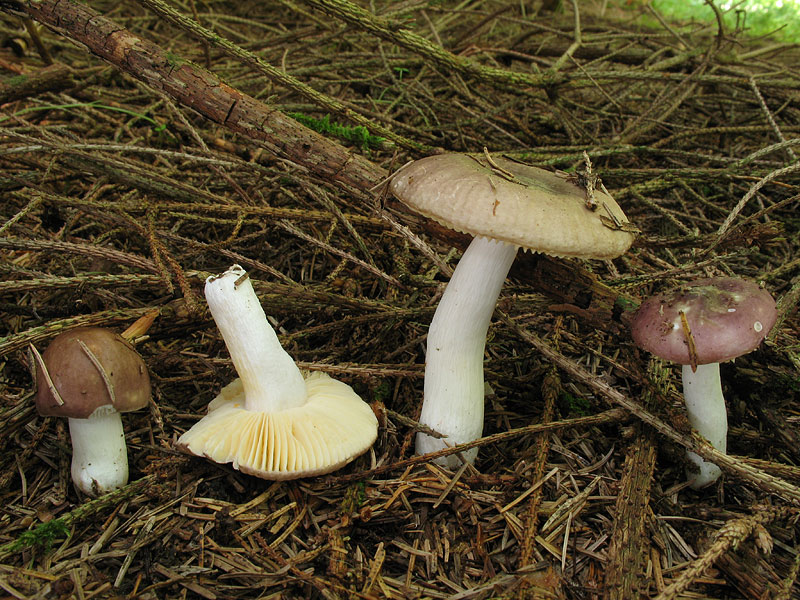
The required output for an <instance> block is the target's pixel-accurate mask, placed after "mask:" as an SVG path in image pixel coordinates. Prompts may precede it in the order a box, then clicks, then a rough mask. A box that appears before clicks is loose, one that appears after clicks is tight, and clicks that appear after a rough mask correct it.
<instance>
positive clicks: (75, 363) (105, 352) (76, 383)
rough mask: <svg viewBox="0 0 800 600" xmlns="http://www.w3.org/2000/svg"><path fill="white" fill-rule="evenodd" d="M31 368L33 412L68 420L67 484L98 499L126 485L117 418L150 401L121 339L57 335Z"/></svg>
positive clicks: (145, 380) (138, 366)
mask: <svg viewBox="0 0 800 600" xmlns="http://www.w3.org/2000/svg"><path fill="white" fill-rule="evenodd" d="M31 351H32V353H33V356H34V361H35V364H36V387H37V393H36V408H37V409H38V411H39V414H40V415H42V416H54V417H67V418H68V420H69V432H70V437H71V438H72V468H71V472H72V480H73V481H74V482H75V485H76V486H77V487H78V489H80V490H81V491H82V492H84V493H86V494H89V495H90V496H98V495H100V494H104V493H106V492H109V491H111V490H114V489H116V488H119V487H122V486H123V485H125V484H126V483H127V482H128V453H127V449H126V447H125V432H124V431H123V429H122V419H121V418H120V413H123V412H127V411H131V410H138V409H140V408H144V407H145V406H147V404H148V402H149V401H150V376H149V375H148V373H147V367H146V366H145V364H144V361H143V360H142V357H141V356H139V354H138V353H137V352H136V350H134V349H133V346H131V345H130V344H129V343H128V342H127V341H126V340H125V339H124V338H122V336H120V335H118V334H116V333H114V332H113V331H109V330H108V329H102V328H100V327H78V328H76V329H71V330H69V331H66V332H64V333H61V334H59V335H57V336H56V337H55V338H53V341H52V342H51V343H50V345H49V346H48V347H47V349H46V350H45V351H44V353H43V354H39V353H38V352H37V351H36V349H35V348H34V347H33V346H31Z"/></svg>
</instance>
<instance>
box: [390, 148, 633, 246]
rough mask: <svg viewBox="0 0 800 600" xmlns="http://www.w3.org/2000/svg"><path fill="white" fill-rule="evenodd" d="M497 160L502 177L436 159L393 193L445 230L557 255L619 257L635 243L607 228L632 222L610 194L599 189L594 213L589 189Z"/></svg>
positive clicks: (452, 159)
mask: <svg viewBox="0 0 800 600" xmlns="http://www.w3.org/2000/svg"><path fill="white" fill-rule="evenodd" d="M492 161H493V162H494V163H495V164H496V165H497V166H498V167H500V169H502V171H499V170H497V169H495V168H494V167H492V166H491V165H490V164H489V163H488V161H487V160H486V158H484V157H478V156H475V157H472V156H469V155H466V154H438V155H435V156H428V157H426V158H422V159H420V160H417V161H414V162H412V163H410V164H408V165H406V166H405V167H403V168H402V169H400V170H399V171H398V172H397V173H396V174H395V176H394V177H393V178H392V181H391V183H390V185H389V189H390V190H391V192H392V193H393V194H394V195H395V197H397V199H399V200H400V201H401V202H403V203H404V204H406V205H407V206H409V207H410V208H412V209H413V210H415V211H416V212H418V213H420V214H422V215H424V216H425V217H428V218H430V219H433V220H434V221H437V222H438V223H441V224H442V225H444V226H445V227H449V228H450V229H454V230H456V231H461V232H463V233H469V234H472V235H481V236H485V237H488V238H492V239H496V240H502V241H504V242H508V243H510V244H514V245H515V246H521V247H523V248H525V249H527V250H533V251H536V252H543V253H545V254H550V255H553V256H574V257H580V258H602V259H605V258H615V257H617V256H619V255H621V254H622V253H624V252H625V251H626V250H627V249H628V248H629V247H630V245H631V244H632V243H633V239H634V236H633V234H632V233H630V232H627V231H622V230H620V229H616V228H613V226H611V227H609V226H608V225H605V224H604V223H603V219H601V216H603V217H606V218H609V217H610V215H609V213H611V214H613V216H614V217H615V218H616V219H617V220H618V221H619V222H620V223H625V222H627V219H626V218H625V214H624V213H623V212H622V209H621V208H620V207H619V205H618V204H617V203H616V201H615V200H614V199H613V198H612V197H611V196H609V195H608V194H605V193H603V192H602V191H600V190H595V192H594V196H595V200H596V201H597V204H598V207H597V209H596V210H594V211H593V210H591V209H590V208H589V207H588V206H587V196H586V190H585V189H583V188H580V187H578V186H577V185H575V184H574V183H571V182H570V181H569V179H568V178H567V177H566V176H561V175H557V174H556V173H552V172H550V171H545V170H544V169H539V168H537V167H532V166H530V165H526V164H523V163H519V162H516V161H513V160H510V159H508V158H504V157H502V156H495V157H493V158H492ZM509 174H510V175H509Z"/></svg>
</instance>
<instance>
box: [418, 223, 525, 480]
mask: <svg viewBox="0 0 800 600" xmlns="http://www.w3.org/2000/svg"><path fill="white" fill-rule="evenodd" d="M516 255H517V247H516V246H513V245H511V244H506V243H505V242H499V241H494V240H489V239H486V238H483V237H477V238H475V239H474V240H473V241H472V242H471V243H470V245H469V247H468V248H467V250H466V251H465V252H464V255H463V256H462V257H461V260H460V261H459V262H458V265H457V266H456V269H455V271H454V272H453V276H452V277H451V278H450V282H449V283H448V284H447V288H445V291H444V294H442V299H441V300H440V301H439V306H437V308H436V313H435V314H434V316H433V320H432V321H431V326H430V328H429V330H428V343H427V356H426V359H425V361H426V364H425V400H424V401H423V404H422V413H421V415H420V422H421V423H423V424H424V425H427V426H428V427H430V428H431V429H433V430H435V431H438V432H439V433H442V434H444V435H446V436H447V437H446V438H444V439H437V438H434V437H431V436H429V435H426V434H424V433H419V434H417V454H427V453H429V452H435V451H437V450H441V449H443V448H446V447H449V446H454V445H456V444H462V443H464V442H470V441H472V440H476V439H478V438H479V437H481V433H482V432H483V397H484V386H483V351H484V346H485V345H486V332H487V330H488V328H489V322H490V321H491V318H492V314H493V313H494V307H495V304H497V297H498V296H499V295H500V289H501V288H502V287H503V283H504V282H505V280H506V275H508V270H509V269H510V268H511V264H512V263H513V262H514V257H515V256H516ZM477 452H478V451H477V449H474V450H468V451H467V452H465V453H464V458H465V460H467V461H468V462H470V463H471V462H474V460H475V456H476V455H477ZM437 462H439V463H440V464H445V465H447V466H449V467H451V468H455V467H458V466H459V465H460V464H461V461H460V459H459V458H458V457H457V456H448V457H445V458H443V459H439V460H438V461H437Z"/></svg>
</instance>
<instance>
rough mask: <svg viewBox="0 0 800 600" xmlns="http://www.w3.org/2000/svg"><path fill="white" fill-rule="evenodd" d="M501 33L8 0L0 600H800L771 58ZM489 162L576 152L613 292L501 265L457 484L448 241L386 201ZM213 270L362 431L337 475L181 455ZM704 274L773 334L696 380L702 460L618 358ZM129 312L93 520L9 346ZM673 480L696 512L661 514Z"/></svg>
mask: <svg viewBox="0 0 800 600" xmlns="http://www.w3.org/2000/svg"><path fill="white" fill-rule="evenodd" d="M528 4H529V3H524V2H520V3H512V2H508V1H506V0H465V1H463V2H459V3H456V2H431V1H425V0H419V1H417V0H409V1H407V2H391V1H385V0H375V1H373V2H370V3H361V4H359V5H354V4H349V3H347V2H346V1H345V0H279V1H276V2H256V1H253V0H244V1H241V2H195V1H194V0H190V1H189V2H180V3H175V6H178V8H173V7H172V5H167V4H165V3H163V2H162V1H161V0H139V2H108V1H106V0H93V1H92V2H89V3H86V4H77V3H74V2H73V0H61V1H58V0H40V1H38V2H17V0H0V39H1V40H2V41H3V44H2V48H0V193H2V201H1V202H0V272H1V273H2V281H0V336H1V337H0V447H2V453H0V588H2V589H3V593H2V594H0V595H2V597H4V598H5V597H8V598H78V599H80V600H84V599H89V598H112V597H119V598H141V599H154V598H207V599H214V598H220V599H223V598H231V599H238V598H452V599H461V598H539V599H551V598H552V599H638V598H658V599H659V600H670V599H677V598H683V599H689V598H692V599H701V598H705V599H714V600H723V599H730V600H733V599H747V600H763V599H765V598H769V599H777V600H780V599H783V600H789V599H792V598H793V599H800V585H798V584H797V578H798V571H799V570H800V529H798V518H799V517H800V428H799V427H798V424H799V423H800V403H799V402H798V390H800V344H799V343H798V333H799V330H798V328H799V327H800V322H799V321H798V316H797V303H798V299H799V298H800V218H799V217H798V213H797V210H798V206H800V195H799V194H800V163H798V160H797V152H800V91H798V90H800V70H798V67H797V65H798V56H799V54H798V48H796V47H794V46H792V45H788V44H784V43H779V42H776V41H773V40H771V39H770V38H761V39H750V38H748V37H747V36H746V34H745V33H743V32H740V31H732V30H730V29H725V28H719V27H718V25H717V24H716V23H714V24H711V25H708V24H696V23H669V22H667V21H666V20H665V19H664V18H662V17H661V16H660V15H658V14H656V13H655V12H654V11H652V10H650V9H647V8H646V7H644V8H640V7H638V6H637V7H634V6H632V5H628V8H626V9H625V10H610V9H609V10H608V11H605V12H603V11H601V10H600V8H601V7H600V3H597V5H595V4H594V3H592V2H578V3H576V4H575V5H574V6H573V3H568V2H565V3H564V4H565V5H566V6H565V7H564V8H563V9H562V10H558V11H555V12H554V11H552V10H550V9H549V8H548V6H547V5H549V4H551V3H549V2H544V3H538V4H537V3H531V4H530V6H528ZM540 4H544V6H540ZM576 7H578V8H579V9H580V12H579V13H576V12H575V11H576ZM26 15H27V16H28V17H30V19H28V20H27V21H26ZM36 23H41V24H42V26H41V27H39V28H38V29H37V26H36ZM26 26H27V29H26ZM33 30H38V32H39V38H40V44H41V46H42V50H39V51H37V45H36V44H35V43H34V42H35V38H36V36H34V37H33V38H32V37H31V36H30V32H31V31H33ZM484 149H486V151H488V152H490V153H496V154H504V155H507V156H510V157H513V158H515V159H517V160H520V161H524V162H527V163H530V164H533V165H537V166H539V167H543V168H547V169H558V170H561V171H565V172H572V173H575V172H576V171H580V170H581V169H583V168H585V162H584V151H585V152H586V153H588V156H589V157H590V159H591V162H592V167H593V169H594V172H595V173H596V174H597V175H598V176H599V177H601V178H602V183H603V184H604V185H605V188H606V189H607V190H608V191H609V192H610V194H611V195H612V196H613V197H614V198H615V199H616V200H617V202H618V203H619V204H620V205H621V206H622V208H623V209H624V211H625V213H626V215H627V218H628V219H629V221H630V222H631V223H632V224H633V226H635V228H636V229H637V230H638V234H637V236H636V239H635V242H634V244H633V247H632V248H631V249H630V250H629V251H628V252H627V253H626V254H624V255H623V256H622V257H620V258H617V259H614V260H613V261H582V260H577V259H560V258H548V257H544V256H540V255H535V254H531V253H522V252H520V253H519V256H518V259H517V262H516V264H515V266H514V267H513V268H512V271H511V273H510V276H509V279H508V281H507V282H506V285H505V287H504V288H503V291H502V293H501V298H500V302H499V304H498V309H497V311H496V313H495V318H494V319H493V322H492V324H491V326H490V329H489V336H488V340H487V345H486V354H485V356H486V361H485V378H486V382H487V384H488V386H489V387H488V388H487V389H488V392H489V393H488V394H487V397H486V414H485V427H484V435H485V437H484V438H482V439H481V440H480V441H479V454H478V459H477V461H476V462H475V464H474V466H473V465H464V466H462V467H461V468H459V469H457V470H456V471H451V470H448V469H446V468H444V467H441V466H438V465H437V464H434V463H432V462H431V461H430V460H429V459H428V458H422V457H415V455H414V446H413V440H414V436H415V433H416V431H417V430H418V428H419V426H418V423H417V419H418V417H419V413H420V408H421V404H422V391H423V375H424V364H425V338H426V333H427V329H428V324H429V322H430V320H431V317H432V315H433V312H434V309H435V307H436V303H437V302H438V300H439V298H440V296H441V293H442V290H443V289H444V287H445V285H446V282H447V281H448V279H449V277H450V275H451V273H452V269H453V267H454V266H455V265H456V264H457V263H458V258H459V256H460V255H461V252H463V250H464V249H465V248H466V244H467V242H468V239H467V238H466V236H464V235H462V234H458V233H455V232H449V231H447V230H446V229H445V228H443V227H441V226H438V225H436V224H435V223H432V222H430V221H428V220H427V219H424V218H422V217H420V216H419V215H416V214H414V213H413V212H412V211H411V210H409V209H407V208H405V207H404V206H403V205H402V204H400V203H399V202H398V201H397V200H396V199H394V198H392V197H391V196H390V195H389V194H387V193H386V185H385V182H386V178H387V177H389V175H390V174H391V173H392V172H394V171H396V170H397V169H398V168H399V167H401V166H402V165H404V164H405V163H406V162H408V161H409V160H413V159H418V158H421V157H423V156H426V155H430V154H435V153H439V152H442V151H447V152H469V153H475V154H477V155H483V153H484ZM552 226H553V227H558V226H559V225H558V223H553V224H552ZM233 263H238V264H241V265H242V266H244V267H245V268H246V269H247V270H248V272H249V275H250V279H251V280H252V281H253V284H254V286H255V289H256V291H257V293H258V295H259V298H260V300H261V302H262V304H263V306H264V309H265V311H266V312H267V314H268V315H269V316H270V317H271V319H272V322H273V324H274V325H275V326H276V330H277V332H278V334H279V337H280V340H281V343H282V344H283V346H284V347H285V348H286V350H287V351H288V352H289V354H291V356H292V357H293V358H294V359H295V360H296V361H297V362H298V364H299V365H300V367H301V368H302V369H306V370H310V371H324V372H327V373H329V374H330V375H332V376H335V377H337V378H340V379H342V380H344V381H345V382H347V383H348V384H350V385H351V386H353V388H354V389H355V390H356V391H357V392H358V393H359V394H360V395H361V396H362V397H363V398H364V399H365V400H366V401H367V402H369V403H370V405H371V406H372V407H373V409H374V411H375V413H376V415H378V418H379V431H378V438H377V441H376V442H375V444H374V446H373V447H372V449H371V450H370V451H368V452H367V453H366V454H364V455H362V456H361V457H359V458H357V459H356V460H355V461H353V462H352V463H350V464H349V465H347V466H346V467H345V468H343V469H341V470H339V471H336V472H334V473H331V474H328V475H323V476H320V477H315V478H307V479H300V480H294V481H265V480H262V479H258V478H255V477H251V476H248V475H245V474H242V473H241V472H239V471H236V470H234V469H233V468H232V467H231V466H230V465H229V464H224V465H219V464H215V463H212V462H210V461H208V460H205V459H202V458H197V457H194V456H190V455H187V454H184V453H182V452H180V451H179V450H178V449H177V448H176V446H175V442H176V440H177V438H178V437H179V436H180V435H181V434H182V433H183V432H184V431H186V430H187V429H188V428H190V427H191V426H192V425H193V424H194V423H195V422H197V421H198V420H199V419H200V418H201V417H202V415H203V414H205V408H206V405H207V404H208V402H209V401H211V400H212V399H213V398H214V397H215V396H216V395H217V393H218V392H219V390H220V389H221V388H222V387H223V386H224V385H225V384H227V383H228V382H229V381H231V380H232V379H233V378H234V377H235V376H236V374H235V371H234V369H233V366H232V364H231V362H230V358H229V355H228V353H227V350H226V348H225V345H224V343H223V341H222V339H221V337H220V335H219V332H218V330H217V328H216V326H215V324H214V321H213V320H212V319H211V316H210V314H209V312H208V309H207V307H206V304H205V301H204V299H203V284H204V281H205V278H206V277H208V276H209V275H212V274H217V273H220V272H222V271H224V270H225V269H227V268H228V267H229V266H230V265H231V264H233ZM716 275H731V276H739V277H744V278H748V279H752V280H755V281H758V282H760V283H762V284H763V285H764V287H765V288H766V289H767V290H768V291H769V292H771V293H772V294H773V296H774V297H775V298H776V300H777V301H778V313H779V316H778V322H777V324H776V325H775V327H774V328H773V329H772V331H771V332H770V333H769V335H768V336H767V339H766V341H765V343H763V344H762V345H761V346H760V347H759V348H758V349H757V350H756V351H754V352H752V353H750V354H748V355H746V356H744V357H742V358H739V359H737V360H736V362H735V364H734V363H725V364H723V365H722V379H723V385H724V389H725V393H726V397H727V408H728V418H729V423H730V430H729V436H728V452H729V456H728V457H727V458H726V457H723V456H720V455H719V453H716V451H714V450H713V449H711V448H710V446H709V445H708V444H706V443H704V442H703V441H702V440H701V439H700V438H698V437H697V436H693V435H692V433H691V429H690V427H689V425H688V422H687V420H686V417H685V409H684V405H683V400H682V397H681V383H680V368H679V367H678V366H676V365H673V364H669V363H662V362H659V361H656V360H654V359H652V358H651V357H650V356H649V355H648V354H647V353H646V352H643V351H641V350H638V349H637V348H636V347H635V346H634V344H633V342H632V340H631V336H630V332H629V330H628V321H629V316H630V311H631V310H632V309H634V308H635V307H636V306H637V305H638V303H639V302H641V301H642V300H643V299H645V298H646V297H647V296H648V295H650V294H652V293H654V292H658V291H661V290H664V289H666V288H668V287H670V286H672V285H675V284H679V283H684V282H688V281H691V280H692V279H696V278H700V277H707V276H716ZM153 315H156V317H155V319H154V321H153V322H152V324H151V325H150V327H149V329H148V330H147V332H146V334H144V335H140V336H139V337H138V338H137V339H135V340H134V342H135V346H136V349H137V350H138V352H139V353H140V354H141V355H142V357H143V358H144V360H145V363H146V364H147V367H148V369H149V372H150V376H151V380H152V385H153V400H152V402H151V404H150V406H149V408H148V409H145V410H140V411H138V412H132V413H128V414H126V415H125V416H124V417H123V421H124V424H125V431H126V437H127V443H128V453H129V462H130V483H129V484H128V485H126V486H125V487H123V488H121V489H120V490H118V491H116V492H112V493H111V494H109V495H107V496H101V497H100V498H96V499H91V498H87V497H86V496H85V495H83V494H82V493H81V492H79V491H78V490H77V489H76V488H75V487H74V486H73V484H72V481H71V479H70V468H69V464H70V456H71V448H70V439H69V433H68V428H67V423H66V422H64V421H63V420H61V419H56V418H53V417H46V418H43V417H40V416H39V415H38V414H37V412H36V409H35V407H34V403H33V397H34V394H35V386H34V383H33V378H32V371H33V368H34V363H33V356H34V355H33V352H32V350H31V349H30V347H31V345H33V346H34V347H35V348H37V349H38V350H39V351H40V352H41V351H44V349H45V348H46V347H47V345H48V343H49V341H50V340H51V339H52V338H53V337H55V336H56V335H57V334H58V333H60V332H62V331H64V330H66V329H71V328H73V327H77V326H86V325H97V326H105V327H109V328H111V329H114V330H115V331H119V332H121V331H123V330H125V329H126V328H127V327H129V326H130V325H131V324H132V323H134V322H136V321H137V320H138V319H140V318H142V317H145V316H150V317H152V316H153ZM687 448H692V449H694V450H696V451H697V452H699V453H700V454H701V455H703V456H706V457H710V458H713V459H715V461H716V462H718V463H719V464H720V466H721V467H722V469H723V472H724V474H723V477H722V479H721V480H720V481H719V483H718V484H716V485H714V486H712V487H711V488H707V489H704V490H700V491H695V490H693V489H691V488H689V487H687V484H686V473H685V467H686V458H685V455H686V449H687Z"/></svg>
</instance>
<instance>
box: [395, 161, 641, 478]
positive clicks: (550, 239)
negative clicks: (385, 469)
mask: <svg viewBox="0 0 800 600" xmlns="http://www.w3.org/2000/svg"><path fill="white" fill-rule="evenodd" d="M390 190H391V192H392V193H393V194H394V195H395V196H396V197H397V198H398V199H399V200H400V201H401V202H403V203H405V204H406V205H407V206H409V207H410V208H412V209H413V210H414V211H416V212H418V213H420V214H422V215H424V216H426V217H429V218H431V219H433V220H435V221H437V222H439V223H440V224H442V225H444V226H446V227H449V228H450V229H454V230H457V231H461V232H465V233H469V234H471V235H474V236H475V238H474V239H473V241H472V242H471V243H470V245H469V247H468V248H467V250H466V251H465V252H464V254H463V256H462V257H461V260H460V261H459V263H458V265H457V267H456V269H455V271H454V273H453V276H452V277H451V279H450V282H449V283H448V284H447V288H446V289H445V292H444V294H443V295H442V298H441V300H440V302H439V305H438V307H437V309H436V313H435V314H434V317H433V320H432V321H431V325H430V328H429V330H428V340H427V355H426V367H425V392H424V394H425V396H424V401H423V405H422V413H421V416H420V421H421V422H422V423H423V424H424V425H427V426H428V427H431V428H432V429H434V430H435V431H437V432H439V433H441V434H444V435H445V436H446V437H445V438H444V440H442V439H437V438H434V437H432V436H429V435H426V434H423V433H420V434H418V435H417V443H416V449H417V452H418V453H419V454H425V453H428V452H433V451H436V450H440V449H442V448H444V447H446V446H451V445H455V444H460V443H464V442H469V441H472V440H475V439H477V438H479V437H480V436H481V433H482V431H483V396H484V384H483V354H484V346H485V343H486V333H487V330H488V327H489V322H490V320H491V317H492V313H493V312H494V307H495V304H496V303H497V298H498V296H499V294H500V289H501V288H502V286H503V283H504V281H505V279H506V276H507V274H508V271H509V269H510V268H511V264H512V263H513V262H514V257H515V256H516V254H517V249H518V248H519V247H522V248H524V249H526V250H532V251H535V252H543V253H546V254H550V255H554V256H568V257H579V258H601V259H609V258H614V257H617V256H619V255H620V254H622V253H623V252H625V251H626V250H627V249H628V248H629V247H630V245H631V243H632V242H633V237H634V236H633V234H632V233H630V232H629V231H626V230H625V225H626V224H627V221H626V219H625V215H624V214H623V212H622V209H621V208H620V207H619V205H618V204H617V203H616V202H615V201H614V199H613V198H611V197H610V196H608V195H607V194H605V193H602V192H600V191H599V190H595V191H594V192H593V194H592V193H591V192H587V190H586V189H584V188H580V187H578V186H577V185H576V184H575V183H573V182H571V181H570V180H568V179H567V178H565V177H561V176H559V175H557V174H555V173H552V172H549V171H545V170H543V169H539V168H536V167H532V166H530V165H525V164H522V163H520V162H517V161H513V160H510V159H507V158H503V157H495V158H491V157H488V156H486V157H472V156H469V155H464V154H441V155H437V156H430V157H427V158H423V159H421V160H417V161H415V162H413V163H410V164H409V165H407V166H405V167H403V168H402V169H401V170H400V171H399V172H398V173H397V174H396V175H395V176H394V177H393V178H392V181H391V183H390ZM587 194H589V195H590V197H588V198H587ZM476 454H477V450H472V451H470V452H468V453H467V454H466V459H467V460H469V461H470V462H471V461H474V459H475V456H476ZM440 462H441V463H443V464H447V465H449V466H451V467H455V466H457V465H458V464H459V461H458V459H457V458H456V457H453V456H451V457H447V458H446V459H444V460H441V461H440Z"/></svg>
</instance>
